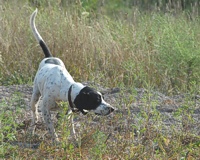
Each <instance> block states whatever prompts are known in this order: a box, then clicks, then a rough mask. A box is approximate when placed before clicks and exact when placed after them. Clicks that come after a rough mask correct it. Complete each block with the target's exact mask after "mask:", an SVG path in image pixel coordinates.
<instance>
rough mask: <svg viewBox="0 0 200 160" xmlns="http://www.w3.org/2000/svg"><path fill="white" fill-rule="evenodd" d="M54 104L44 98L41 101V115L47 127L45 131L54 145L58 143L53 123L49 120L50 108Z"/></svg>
mask: <svg viewBox="0 0 200 160" xmlns="http://www.w3.org/2000/svg"><path fill="white" fill-rule="evenodd" d="M55 104H56V103H55V102H54V101H50V100H49V99H47V98H46V97H44V99H43V105H42V115H43V117H44V121H45V123H46V125H47V129H48V131H49V133H50V135H51V137H52V140H53V142H54V143H57V142H59V139H58V135H57V134H56V132H55V129H54V126H53V122H52V120H51V114H50V106H51V107H53V105H55Z"/></svg>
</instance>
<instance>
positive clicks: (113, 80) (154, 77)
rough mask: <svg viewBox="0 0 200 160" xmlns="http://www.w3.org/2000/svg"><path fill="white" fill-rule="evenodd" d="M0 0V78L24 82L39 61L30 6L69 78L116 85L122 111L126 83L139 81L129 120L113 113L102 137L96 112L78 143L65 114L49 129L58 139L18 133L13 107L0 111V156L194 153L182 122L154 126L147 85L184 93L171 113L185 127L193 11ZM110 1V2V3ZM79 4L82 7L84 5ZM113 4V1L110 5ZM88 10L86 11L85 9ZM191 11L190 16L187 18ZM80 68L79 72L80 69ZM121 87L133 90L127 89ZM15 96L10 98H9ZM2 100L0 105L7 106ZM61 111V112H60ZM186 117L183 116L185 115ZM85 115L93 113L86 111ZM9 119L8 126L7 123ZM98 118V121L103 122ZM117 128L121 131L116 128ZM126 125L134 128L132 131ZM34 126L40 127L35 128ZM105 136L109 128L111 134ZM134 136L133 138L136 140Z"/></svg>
mask: <svg viewBox="0 0 200 160" xmlns="http://www.w3.org/2000/svg"><path fill="white" fill-rule="evenodd" d="M44 2H45V1H41V2H40V3H38V4H35V5H34V4H32V3H31V2H30V1H25V0H24V1H20V2H18V1H17V0H16V1H12V2H10V1H5V2H2V6H1V8H0V85H13V84H27V83H29V84H32V82H33V79H34V76H35V73H36V71H37V68H38V64H39V62H40V61H41V60H42V59H43V57H44V55H43V53H42V50H41V48H40V47H39V45H38V44H37V42H36V41H35V39H34V37H33V35H32V32H31V30H30V27H29V18H30V15H31V13H32V12H33V11H34V10H35V8H36V7H38V9H39V12H38V15H37V18H36V26H37V28H38V30H39V32H40V33H41V35H42V37H43V39H44V40H45V41H46V43H47V44H48V46H49V48H50V50H51V52H52V53H53V55H54V56H56V57H59V58H61V59H62V60H63V61H64V63H65V65H66V68H67V69H68V71H69V72H70V74H71V75H73V77H74V79H75V80H76V81H79V82H83V81H92V82H96V83H99V84H101V85H103V86H106V87H109V88H112V87H119V88H121V89H122V92H121V93H120V94H121V96H122V98H121V99H120V101H119V102H117V103H118V104H117V106H116V107H118V108H119V110H123V107H121V104H124V105H125V106H126V108H129V107H130V104H131V103H132V102H135V101H136V99H135V98H134V96H135V93H134V92H133V91H134V88H145V89H146V90H147V91H148V92H147V93H146V95H145V96H144V97H143V100H142V101H143V105H142V106H140V109H141V112H140V113H138V114H137V115H135V116H136V117H132V115H131V113H130V112H128V113H129V114H128V116H127V119H128V120H129V119H131V120H132V119H133V118H135V119H136V121H135V123H134V124H128V126H127V128H124V126H123V125H124V118H123V115H122V113H116V114H115V115H114V117H113V119H112V120H111V121H110V123H111V124H112V125H113V126H115V125H116V124H117V126H120V127H121V128H122V131H117V132H116V134H115V136H114V137H112V140H110V137H109V136H110V132H111V131H112V130H110V131H109V130H106V129H105V128H106V125H109V124H110V123H109V124H107V123H108V122H107V121H106V120H104V119H103V118H100V120H99V121H100V122H99V123H100V124H104V125H105V127H103V129H102V126H100V125H97V126H96V128H94V127H93V126H90V125H88V124H82V125H81V126H80V135H79V136H80V137H79V141H78V142H77V143H78V144H74V143H73V142H71V141H69V140H68V139H66V137H68V136H69V128H70V127H69V126H70V124H68V121H60V122H59V125H58V126H57V130H59V131H60V136H61V138H62V140H63V143H62V144H61V145H59V146H57V147H55V146H52V145H51V141H50V140H49V139H48V137H46V138H44V139H41V137H32V138H30V137H26V133H19V130H18V129H17V127H19V128H20V127H21V126H18V125H19V123H18V122H16V121H15V119H16V118H17V117H21V113H20V112H18V109H19V108H20V107H21V106H20V105H18V106H17V108H16V110H15V111H12V112H11V111H9V110H6V112H4V111H1V112H0V125H1V130H0V134H1V135H0V140H1V142H0V158H2V159H8V158H10V159H20V158H21V159H38V158H40V159H45V158H49V159H52V158H54V159H109V158H110V157H111V158H112V159H196V158H198V157H199V156H200V155H199V153H200V151H199V145H200V144H199V135H197V133H195V132H194V131H192V130H189V129H188V128H187V127H186V128H184V127H183V128H184V129H183V130H177V128H176V127H175V126H174V128H173V126H171V127H170V130H169V131H168V130H166V132H164V133H163V132H162V130H163V126H162V123H161V122H162V120H163V119H164V118H165V117H163V116H162V115H161V114H160V113H159V112H158V111H157V110H156V109H155V108H156V106H157V105H158V102H157V101H154V100H152V97H153V96H152V95H151V93H150V91H152V90H158V91H161V92H162V93H165V94H170V95H173V94H177V93H178V94H179V93H188V97H186V99H185V103H184V105H183V106H182V107H180V108H179V109H178V110H177V111H176V112H175V113H174V118H176V119H177V121H180V122H181V123H182V124H184V125H185V126H189V125H191V124H195V122H194V119H193V117H192V112H193V111H194V108H195V106H196V104H195V100H194V99H193V96H194V95H196V94H199V89H200V88H199V86H200V83H199V82H200V81H199V79H200V69H199V68H200V52H199V51H200V45H199V43H200V36H199V35H200V30H199V25H200V22H199V18H198V17H195V15H191V14H190V15H189V14H188V13H186V12H179V13H176V14H174V13H173V12H168V13H165V14H164V13H162V12H156V11H152V12H149V13H148V14H147V13H144V12H141V11H139V10H138V9H137V8H133V9H130V8H126V12H127V13H128V14H124V13H123V12H122V13H120V12H116V15H115V16H113V15H111V14H110V15H109V14H108V13H110V12H112V11H111V10H110V11H108V12H103V11H105V10H106V9H110V8H103V9H102V12H103V13H102V14H100V13H97V12H92V11H91V10H90V9H88V8H87V7H90V6H87V7H86V6H84V7H85V8H83V7H81V6H80V4H76V5H75V4H73V5H69V6H67V7H66V6H65V7H59V5H58V1H49V3H48V4H47V3H46V2H45V3H44ZM115 7H116V6H115ZM86 9H87V11H88V12H86ZM115 9H116V8H115ZM90 11H91V12H90ZM191 17H192V18H191ZM83 75H84V76H83ZM124 88H129V89H130V90H129V92H130V91H131V92H133V93H132V95H130V96H125V94H127V92H126V91H124V90H123V89H124ZM18 99H20V95H18V96H17V97H13V98H12V100H13V102H11V104H13V103H16V101H18ZM11 104H7V103H5V102H4V101H3V102H0V106H3V107H5V108H9V106H10V105H11ZM63 116H64V115H63ZM186 117H187V120H185V118H186ZM87 118H88V119H89V121H92V119H93V118H94V117H93V116H92V115H89V116H88V117H87ZM8 124H9V125H8ZM104 125H103V126H104ZM123 129H124V130H123ZM134 130H136V131H137V137H136V136H135V133H134ZM41 132H44V130H43V131H41ZM112 136H113V135H112ZM136 138H137V140H136ZM12 141H20V142H21V141H30V142H37V141H39V142H41V143H40V146H39V148H38V149H36V150H33V149H27V148H25V149H23V148H20V147H15V146H13V145H11V142H12Z"/></svg>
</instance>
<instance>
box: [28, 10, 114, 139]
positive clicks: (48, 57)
mask: <svg viewBox="0 0 200 160" xmlns="http://www.w3.org/2000/svg"><path fill="white" fill-rule="evenodd" d="M36 15H37V9H36V10H35V11H34V12H33V13H32V15H31V17H30V26H31V29H32V31H33V34H34V36H35V38H36V40H37V41H38V43H39V44H40V46H41V48H42V50H43V52H44V55H45V58H44V59H43V60H42V61H41V63H40V65H39V69H38V71H37V74H36V76H35V79H34V87H33V94H32V98H31V108H32V112H33V117H32V122H31V126H35V122H36V121H37V119H38V111H37V102H38V100H39V98H40V97H42V98H41V99H42V101H41V111H42V115H43V118H44V120H45V123H46V125H47V129H48V131H49V133H50V134H51V136H52V140H53V141H58V136H57V134H56V132H55V129H54V126H53V122H52V120H51V115H50V110H52V109H55V108H56V102H57V101H69V106H70V108H71V111H72V112H74V111H76V112H77V111H80V112H82V113H83V114H86V113H87V111H93V112H94V113H95V114H97V115H108V114H110V113H111V112H113V111H114V108H113V107H112V106H111V105H110V104H108V103H106V102H105V101H104V99H103V97H102V95H101V93H100V92H97V91H95V90H94V89H92V88H90V87H87V86H84V85H83V84H81V83H78V82H75V81H74V80H73V78H72V77H71V75H70V74H69V72H68V71H67V70H66V68H65V65H64V63H63V62H62V61H61V60H60V59H59V58H55V57H53V56H52V54H51V53H50V51H49V49H48V47H47V45H46V44H45V42H44V40H43V39H42V37H41V36H40V34H39V32H38V31H37V28H36V26H35V17H36Z"/></svg>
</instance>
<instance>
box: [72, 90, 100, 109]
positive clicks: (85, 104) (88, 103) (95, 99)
mask: <svg viewBox="0 0 200 160" xmlns="http://www.w3.org/2000/svg"><path fill="white" fill-rule="evenodd" d="M74 104H75V106H76V107H77V108H78V109H79V110H80V111H81V110H83V109H85V110H92V109H96V108H97V107H98V106H99V105H100V104H101V95H100V94H98V93H97V92H96V91H95V90H93V89H92V88H90V87H85V88H83V89H82V90H81V91H80V93H79V94H78V95H77V97H76V98H75V100H74Z"/></svg>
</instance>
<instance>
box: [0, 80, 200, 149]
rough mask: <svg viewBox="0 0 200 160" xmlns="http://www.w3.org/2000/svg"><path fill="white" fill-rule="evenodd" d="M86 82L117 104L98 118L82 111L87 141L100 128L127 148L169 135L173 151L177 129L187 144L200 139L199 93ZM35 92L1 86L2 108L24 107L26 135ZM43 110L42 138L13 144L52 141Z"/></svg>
mask: <svg viewBox="0 0 200 160" xmlns="http://www.w3.org/2000/svg"><path fill="white" fill-rule="evenodd" d="M85 84H88V85H90V86H93V87H95V88H96V89H98V90H100V91H101V92H102V93H103V94H104V98H105V100H106V101H107V102H109V103H110V104H112V105H113V106H115V107H116V108H117V110H116V111H114V112H113V113H112V114H111V115H109V116H106V117H98V116H95V115H93V114H92V113H91V114H88V115H86V116H83V115H81V114H78V115H77V116H76V117H75V122H76V124H75V128H76V130H77V132H78V133H80V135H81V136H82V141H84V138H85V139H87V138H88V137H87V136H85V137H84V136H83V135H87V134H88V136H91V134H92V133H94V132H96V131H97V130H100V131H101V132H102V133H104V135H106V137H107V138H106V139H105V141H106V143H108V144H109V145H112V144H113V145H114V144H117V145H120V144H125V143H126V144H127V146H128V147H126V149H125V150H128V149H130V147H129V145H131V144H134V145H136V146H137V145H140V144H147V145H148V143H149V142H150V141H149V140H151V139H152V140H155V138H156V139H158V138H159V137H165V140H166V142H165V146H164V149H165V150H166V152H167V151H168V150H170V146H168V143H170V139H171V138H172V137H174V136H176V135H177V134H175V132H176V133H184V135H186V137H185V138H184V139H183V142H182V143H183V144H186V145H187V144H188V143H192V142H195V141H196V142H199V141H200V139H199V136H200V96H199V95H192V97H191V95H190V96H189V95H187V94H179V95H174V96H166V95H164V94H162V93H160V92H155V91H148V90H146V89H141V88H135V89H133V90H129V89H120V88H112V89H110V88H104V87H102V86H100V85H98V84H94V83H85ZM31 93H32V86H28V85H14V86H0V102H1V104H4V107H3V109H1V111H2V110H4V111H6V110H15V109H16V106H18V107H20V108H21V110H22V113H23V115H24V116H20V117H18V118H19V119H18V120H17V121H16V122H17V123H22V124H24V125H23V126H21V127H19V128H18V133H19V135H22V137H23V135H24V134H25V133H26V130H27V128H28V125H29V124H30V119H31V111H30V105H29V103H30V97H31ZM5 104H6V105H5ZM5 106H6V107H5ZM39 113H40V119H39V122H38V123H37V127H36V132H35V134H36V135H37V136H38V137H37V138H35V140H33V141H31V143H30V141H24V140H23V142H22V140H20V139H21V138H19V139H18V141H14V142H13V143H12V144H13V145H18V146H20V147H23V148H38V147H39V144H40V143H41V141H44V140H49V135H48V134H47V132H46V128H45V124H44V121H43V120H42V118H41V112H40V107H39ZM56 113H57V112H52V115H53V116H52V117H53V120H54V122H55V126H58V123H59V121H58V120H57V118H56V115H57V114H56ZM57 132H58V135H59V134H61V132H62V131H60V130H59V129H58V131H57ZM85 132H87V133H85ZM161 135H162V136H161ZM187 135H193V136H187ZM70 137H72V135H70ZM107 141H108V142H107ZM168 141H169V142H168ZM110 142H111V143H110ZM82 144H84V143H82ZM153 145H154V147H155V148H156V147H157V148H159V147H160V145H159V144H158V143H157V142H155V143H154V144H153ZM87 147H88V146H87ZM146 149H147V150H148V147H147V148H146ZM125 152H126V151H125Z"/></svg>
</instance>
